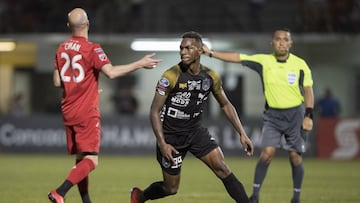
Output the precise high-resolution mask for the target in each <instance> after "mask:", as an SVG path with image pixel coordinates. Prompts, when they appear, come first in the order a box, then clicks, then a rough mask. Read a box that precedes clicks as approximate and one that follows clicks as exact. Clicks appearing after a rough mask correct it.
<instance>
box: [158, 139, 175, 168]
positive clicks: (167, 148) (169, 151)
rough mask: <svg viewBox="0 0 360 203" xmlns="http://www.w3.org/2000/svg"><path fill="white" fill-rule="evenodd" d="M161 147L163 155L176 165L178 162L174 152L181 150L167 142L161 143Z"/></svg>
mask: <svg viewBox="0 0 360 203" xmlns="http://www.w3.org/2000/svg"><path fill="white" fill-rule="evenodd" d="M159 148H160V151H161V154H162V155H163V157H165V159H167V160H168V161H170V162H171V164H172V165H175V164H176V163H175V161H174V157H173V154H179V152H178V151H177V150H176V149H175V148H174V147H173V146H172V145H170V144H167V143H165V144H162V145H159Z"/></svg>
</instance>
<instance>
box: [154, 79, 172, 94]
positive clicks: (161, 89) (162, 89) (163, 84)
mask: <svg viewBox="0 0 360 203" xmlns="http://www.w3.org/2000/svg"><path fill="white" fill-rule="evenodd" d="M169 85H170V82H169V80H168V79H167V78H160V80H159V81H158V83H157V85H156V91H157V92H158V93H159V94H160V95H163V96H164V95H165V94H166V88H167V87H169Z"/></svg>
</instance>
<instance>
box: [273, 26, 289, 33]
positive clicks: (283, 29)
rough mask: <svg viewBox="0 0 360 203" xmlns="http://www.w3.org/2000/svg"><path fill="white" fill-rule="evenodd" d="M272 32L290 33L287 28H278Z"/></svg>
mask: <svg viewBox="0 0 360 203" xmlns="http://www.w3.org/2000/svg"><path fill="white" fill-rule="evenodd" d="M274 31H275V32H276V31H285V32H291V31H290V28H287V27H279V28H277V29H275V30H274Z"/></svg>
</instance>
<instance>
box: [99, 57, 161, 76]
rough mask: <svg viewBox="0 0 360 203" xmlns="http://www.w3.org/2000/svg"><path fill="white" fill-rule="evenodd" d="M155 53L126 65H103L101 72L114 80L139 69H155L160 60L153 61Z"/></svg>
mask: <svg viewBox="0 0 360 203" xmlns="http://www.w3.org/2000/svg"><path fill="white" fill-rule="evenodd" d="M154 56H155V53H152V54H147V55H145V56H144V57H143V58H141V59H139V60H137V61H135V62H133V63H129V64H126V65H117V66H113V65H111V64H105V65H104V66H103V67H102V68H101V71H102V72H103V73H104V74H105V75H106V76H107V77H108V78H110V79H114V78H117V77H120V76H123V75H127V74H128V73H131V72H134V71H136V70H138V69H141V68H146V69H152V68H155V67H156V66H157V65H158V63H160V61H161V60H160V59H154V58H153V57H154Z"/></svg>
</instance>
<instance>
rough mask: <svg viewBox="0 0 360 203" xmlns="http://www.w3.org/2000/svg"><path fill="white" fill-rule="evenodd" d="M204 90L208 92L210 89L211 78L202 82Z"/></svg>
mask: <svg viewBox="0 0 360 203" xmlns="http://www.w3.org/2000/svg"><path fill="white" fill-rule="evenodd" d="M202 89H203V90H204V91H208V90H209V89H210V79H209V78H205V79H204V80H203V81H202Z"/></svg>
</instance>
